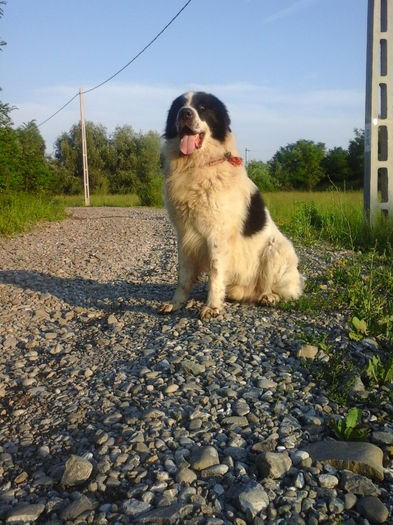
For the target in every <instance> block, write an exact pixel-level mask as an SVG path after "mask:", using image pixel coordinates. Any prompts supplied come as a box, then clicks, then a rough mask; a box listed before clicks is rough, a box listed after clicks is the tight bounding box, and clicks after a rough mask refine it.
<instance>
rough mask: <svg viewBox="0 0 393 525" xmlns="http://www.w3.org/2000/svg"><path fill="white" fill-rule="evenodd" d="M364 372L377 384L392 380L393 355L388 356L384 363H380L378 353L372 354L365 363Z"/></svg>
mask: <svg viewBox="0 0 393 525" xmlns="http://www.w3.org/2000/svg"><path fill="white" fill-rule="evenodd" d="M366 374H367V375H368V377H369V378H370V379H371V381H373V382H374V383H376V384H377V385H384V384H385V383H390V382H391V381H393V355H391V356H390V358H389V360H388V362H387V363H386V365H384V364H383V363H382V361H381V358H380V357H379V355H374V356H373V357H372V358H371V359H370V360H369V362H368V364H367V368H366Z"/></svg>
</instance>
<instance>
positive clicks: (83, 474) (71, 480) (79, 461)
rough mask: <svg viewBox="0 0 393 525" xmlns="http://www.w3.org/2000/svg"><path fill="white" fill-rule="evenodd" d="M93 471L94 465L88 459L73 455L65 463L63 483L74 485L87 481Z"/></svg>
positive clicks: (66, 485)
mask: <svg viewBox="0 0 393 525" xmlns="http://www.w3.org/2000/svg"><path fill="white" fill-rule="evenodd" d="M92 471H93V465H92V464H91V463H90V461H88V460H87V459H84V458H81V457H80V456H75V455H72V456H71V457H70V458H69V459H68V460H67V461H66V464H65V470H64V473H63V476H62V478H61V484H62V485H63V486H65V487H74V486H75V485H79V484H81V483H84V482H85V481H87V480H88V479H89V477H90V475H91V473H92Z"/></svg>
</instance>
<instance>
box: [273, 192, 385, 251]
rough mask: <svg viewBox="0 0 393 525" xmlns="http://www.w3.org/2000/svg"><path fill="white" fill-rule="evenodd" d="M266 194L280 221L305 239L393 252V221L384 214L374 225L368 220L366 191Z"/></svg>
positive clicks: (343, 246) (365, 249) (276, 219)
mask: <svg viewBox="0 0 393 525" xmlns="http://www.w3.org/2000/svg"><path fill="white" fill-rule="evenodd" d="M264 198H265V201H266V203H267V205H268V207H269V209H270V211H271V214H272V217H273V219H274V220H275V221H276V222H277V224H278V225H279V226H280V227H282V228H283V229H284V230H285V231H286V232H287V233H288V234H289V235H290V236H292V237H295V238H297V239H299V240H300V241H302V243H306V244H311V243H313V242H315V241H327V242H329V243H331V244H332V245H334V246H338V247H342V248H347V249H351V250H357V251H359V250H360V251H369V250H374V249H375V250H376V251H377V252H378V253H380V254H383V253H385V254H387V255H393V222H392V221H389V220H386V219H385V218H383V217H380V219H379V220H378V221H377V223H376V224H375V225H374V226H373V227H370V225H368V224H367V222H366V221H365V220H364V215H363V194H362V192H341V191H328V192H315V193H310V192H304V193H302V192H276V193H274V192H273V193H267V194H264Z"/></svg>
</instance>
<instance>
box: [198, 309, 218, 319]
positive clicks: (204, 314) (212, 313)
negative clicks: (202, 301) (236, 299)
mask: <svg viewBox="0 0 393 525" xmlns="http://www.w3.org/2000/svg"><path fill="white" fill-rule="evenodd" d="M218 315H220V310H219V309H218V308H212V307H211V306H204V307H203V308H202V311H201V319H206V320H209V319H211V318H212V317H217V316H218Z"/></svg>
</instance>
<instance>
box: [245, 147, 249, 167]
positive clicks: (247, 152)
mask: <svg viewBox="0 0 393 525" xmlns="http://www.w3.org/2000/svg"><path fill="white" fill-rule="evenodd" d="M250 151H251V150H250V149H248V148H246V149H245V151H244V153H245V155H244V165H245V167H246V168H247V165H248V154H249V152H250Z"/></svg>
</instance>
